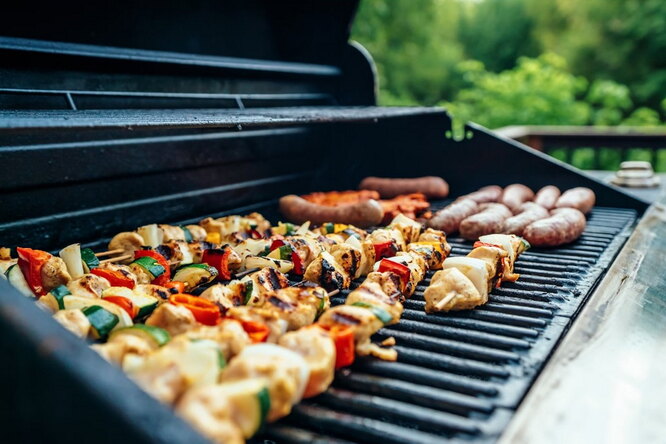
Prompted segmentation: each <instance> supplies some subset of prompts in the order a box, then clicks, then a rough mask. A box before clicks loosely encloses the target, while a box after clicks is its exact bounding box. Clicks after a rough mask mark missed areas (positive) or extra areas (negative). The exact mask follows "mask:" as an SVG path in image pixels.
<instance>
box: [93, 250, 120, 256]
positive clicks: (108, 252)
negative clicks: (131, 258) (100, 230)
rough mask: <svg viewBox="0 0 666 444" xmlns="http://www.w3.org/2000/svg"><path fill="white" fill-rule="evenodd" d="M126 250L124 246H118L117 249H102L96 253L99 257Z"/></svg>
mask: <svg viewBox="0 0 666 444" xmlns="http://www.w3.org/2000/svg"><path fill="white" fill-rule="evenodd" d="M124 251H125V250H123V249H122V248H117V249H115V250H109V251H102V252H101V253H95V256H97V257H104V256H111V255H113V254H118V253H123V252H124Z"/></svg>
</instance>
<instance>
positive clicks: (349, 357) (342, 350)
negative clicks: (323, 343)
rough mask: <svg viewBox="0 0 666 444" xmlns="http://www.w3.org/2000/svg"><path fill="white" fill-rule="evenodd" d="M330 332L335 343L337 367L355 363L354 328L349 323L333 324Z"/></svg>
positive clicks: (329, 329)
mask: <svg viewBox="0 0 666 444" xmlns="http://www.w3.org/2000/svg"><path fill="white" fill-rule="evenodd" d="M328 334H329V335H330V337H331V339H333V342H334V343H335V368H342V367H348V366H350V365H352V364H353V363H354V357H355V356H356V355H355V353H354V328H353V327H352V326H349V325H333V326H331V327H330V328H328Z"/></svg>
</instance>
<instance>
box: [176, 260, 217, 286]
mask: <svg viewBox="0 0 666 444" xmlns="http://www.w3.org/2000/svg"><path fill="white" fill-rule="evenodd" d="M217 275H218V272H217V269H216V268H215V267H211V266H210V265H207V264H188V265H183V266H182V267H180V268H179V269H178V270H176V274H174V276H173V278H172V279H173V280H174V281H179V282H183V283H184V284H185V288H186V289H187V290H192V289H193V288H195V287H198V286H199V285H203V284H207V283H209V282H212V281H213V280H214V279H215V278H216V277H217Z"/></svg>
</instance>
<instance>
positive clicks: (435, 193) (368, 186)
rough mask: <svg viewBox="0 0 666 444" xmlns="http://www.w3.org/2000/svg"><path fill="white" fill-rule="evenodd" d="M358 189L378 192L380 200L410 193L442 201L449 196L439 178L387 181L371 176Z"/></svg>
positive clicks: (444, 182) (387, 179)
mask: <svg viewBox="0 0 666 444" xmlns="http://www.w3.org/2000/svg"><path fill="white" fill-rule="evenodd" d="M358 189H359V190H374V191H378V192H379V195H380V196H381V197H382V199H390V198H392V197H395V196H399V195H401V194H412V193H422V194H425V196H426V197H429V198H432V199H443V198H445V197H446V196H448V195H449V184H448V183H446V181H445V180H444V179H442V178H441V177H436V176H425V177H416V178H413V179H389V178H383V177H372V176H371V177H366V178H365V179H363V180H362V181H361V183H360V184H359V186H358Z"/></svg>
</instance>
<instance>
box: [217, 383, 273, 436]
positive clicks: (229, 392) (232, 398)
mask: <svg viewBox="0 0 666 444" xmlns="http://www.w3.org/2000/svg"><path fill="white" fill-rule="evenodd" d="M215 394H216V396H219V397H223V398H226V399H227V400H229V404H230V405H231V406H233V409H232V418H233V422H234V423H235V424H237V425H238V427H239V428H240V429H241V431H242V432H243V436H244V437H245V439H248V438H251V437H252V436H254V435H255V434H256V433H257V432H258V431H259V430H260V429H261V428H262V427H263V425H264V424H265V422H266V416H267V415H268V411H269V410H270V408H271V398H270V395H269V392H268V383H267V381H266V380H265V379H264V378H252V379H243V380H240V381H233V382H225V383H222V384H220V385H218V386H217V388H216V392H215Z"/></svg>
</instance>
